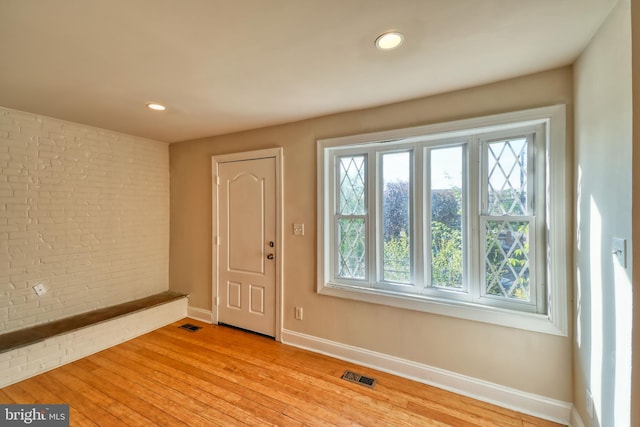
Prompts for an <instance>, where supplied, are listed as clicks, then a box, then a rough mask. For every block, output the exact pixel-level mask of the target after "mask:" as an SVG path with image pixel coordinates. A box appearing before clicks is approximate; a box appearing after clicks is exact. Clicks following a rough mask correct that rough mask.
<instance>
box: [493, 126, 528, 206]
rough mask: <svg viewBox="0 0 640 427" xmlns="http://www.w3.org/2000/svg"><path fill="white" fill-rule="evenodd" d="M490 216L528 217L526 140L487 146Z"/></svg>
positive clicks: (495, 143)
mask: <svg viewBox="0 0 640 427" xmlns="http://www.w3.org/2000/svg"><path fill="white" fill-rule="evenodd" d="M486 155H487V162H488V178H489V179H488V188H487V192H488V196H489V200H488V212H487V213H488V214H489V215H526V214H527V179H528V176H527V139H526V138H518V139H513V140H506V141H495V142H489V143H487V152H486Z"/></svg>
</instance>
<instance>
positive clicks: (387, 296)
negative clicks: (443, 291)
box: [318, 282, 568, 336]
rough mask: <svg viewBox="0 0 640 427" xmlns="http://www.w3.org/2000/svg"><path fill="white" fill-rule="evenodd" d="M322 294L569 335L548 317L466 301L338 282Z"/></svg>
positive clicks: (326, 287) (326, 286) (546, 332)
mask: <svg viewBox="0 0 640 427" xmlns="http://www.w3.org/2000/svg"><path fill="white" fill-rule="evenodd" d="M318 293H319V294H320V295H328V296H333V297H339V298H346V299H351V300H356V301H364V302H369V303H373V304H380V305H387V306H391V307H397V308H403V309H406V310H414V311H421V312H425V313H431V314H438V315H441V316H449V317H456V318H459V319H465V320H472V321H476V322H483V323H489V324H493V325H500V326H506V327H510V328H516V329H522V330H527V331H532V332H539V333H543V334H550V335H558V336H567V335H568V334H567V331H564V330H562V329H561V328H559V327H558V326H557V325H556V324H554V322H552V320H551V319H550V318H549V316H547V315H543V314H533V313H524V312H518V311H513V310H507V309H503V308H496V307H487V306H483V305H479V304H473V303H468V302H463V301H453V300H447V299H441V298H435V297H431V296H424V295H408V294H401V293H397V292H393V291H387V290H381V289H363V288H352V287H349V286H345V285H341V284H338V283H331V282H330V283H326V284H325V285H324V286H321V287H320V288H319V289H318Z"/></svg>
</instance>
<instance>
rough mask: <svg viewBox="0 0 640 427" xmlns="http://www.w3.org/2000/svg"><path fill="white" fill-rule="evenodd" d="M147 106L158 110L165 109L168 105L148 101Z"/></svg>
mask: <svg viewBox="0 0 640 427" xmlns="http://www.w3.org/2000/svg"><path fill="white" fill-rule="evenodd" d="M147 108H150V109H152V110H156V111H164V110H166V109H167V107H165V106H164V105H162V104H157V103H155V102H148V103H147Z"/></svg>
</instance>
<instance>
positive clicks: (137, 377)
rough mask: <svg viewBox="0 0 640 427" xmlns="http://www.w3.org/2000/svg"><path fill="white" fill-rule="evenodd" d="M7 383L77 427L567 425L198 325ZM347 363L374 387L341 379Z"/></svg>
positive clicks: (13, 394) (10, 396) (15, 396)
mask: <svg viewBox="0 0 640 427" xmlns="http://www.w3.org/2000/svg"><path fill="white" fill-rule="evenodd" d="M188 322H189V323H193V324H198V325H201V326H204V328H203V329H201V330H200V331H198V332H188V331H185V330H182V329H179V328H178V326H179V325H181V324H183V323H185V322H177V323H175V324H173V325H169V326H166V327H164V328H161V329H158V330H157V331H154V332H152V333H149V334H146V335H144V336H142V337H139V338H136V339H133V340H131V341H128V342H126V343H123V344H120V345H118V346H116V347H113V348H110V349H108V350H105V351H102V352H100V353H97V354H94V355H92V356H89V357H87V358H84V359H82V360H79V361H76V362H74V363H71V364H69V365H65V366H62V367H60V368H57V369H55V370H53V371H49V372H47V373H44V374H41V375H39V376H37V377H33V378H30V379H28V380H25V381H22V382H20V383H17V384H14V385H11V386H8V387H5V388H3V389H0V402H3V403H52V404H53V403H68V404H70V411H71V414H70V418H71V425H72V426H84V425H90V426H93V425H98V426H159V425H164V426H178V425H188V426H213V425H225V426H229V425H231V426H234V425H257V426H264V425H278V426H299V425H308V426H334V425H336V426H347V425H348V426H352V425H364V426H432V425H433V426H491V427H494V426H520V427H523V426H527V427H532V426H558V424H555V423H550V422H548V421H544V420H539V419H536V418H533V417H530V416H528V415H524V414H520V413H517V412H513V411H509V410H506V409H503V408H499V407H496V406H492V405H489V404H486V403H483V402H479V401H476V400H473V399H469V398H466V397H462V396H458V395H456V394H453V393H449V392H446V391H443V390H440V389H437V388H433V387H429V386H426V385H424V384H420V383H416V382H413V381H410V380H406V379H403V378H399V377H396V376H393V375H389V374H385V373H383V372H379V371H375V370H372V369H368V368H364V367H360V366H357V365H353V364H351V363H347V362H344V361H340V360H336V359H332V358H330V357H326V356H322V355H318V354H315V353H311V352H308V351H303V350H300V349H296V348H293V347H290V346H286V345H283V344H280V343H277V342H275V341H273V340H271V339H268V338H264V337H261V336H256V335H253V334H249V333H246V332H242V331H238V330H234V329H230V328H225V327H219V326H212V325H206V324H202V323H198V322H196V321H193V320H188ZM346 369H350V370H352V371H355V372H357V373H360V374H364V375H367V376H371V377H374V378H376V379H377V381H378V382H377V384H376V385H375V387H374V388H373V389H370V388H367V387H364V386H362V385H359V384H352V383H349V382H347V381H345V380H342V379H340V377H341V375H342V374H343V372H344V371H345V370H346Z"/></svg>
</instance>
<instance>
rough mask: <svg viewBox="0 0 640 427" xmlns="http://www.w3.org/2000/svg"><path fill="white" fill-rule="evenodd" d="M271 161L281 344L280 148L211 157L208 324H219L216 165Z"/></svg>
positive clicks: (217, 181)
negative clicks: (209, 297) (273, 186)
mask: <svg viewBox="0 0 640 427" xmlns="http://www.w3.org/2000/svg"><path fill="white" fill-rule="evenodd" d="M267 158H274V159H275V162H276V164H275V168H276V170H275V173H276V182H275V190H276V205H275V208H276V245H275V248H274V249H275V266H276V277H275V281H276V282H275V288H276V289H275V290H276V302H275V304H276V306H275V307H274V310H275V315H276V316H275V317H276V326H275V330H276V336H275V339H276V341H281V332H282V305H283V304H282V297H283V283H282V268H283V256H282V254H283V237H284V236H283V233H282V231H283V227H282V220H283V206H284V205H283V199H282V195H283V190H282V189H283V179H282V170H283V167H282V162H283V159H284V155H283V149H282V147H278V148H267V149H264V150H255V151H243V152H239V153H231V154H221V155H213V156H211V188H212V193H211V219H212V221H211V280H212V283H211V296H212V301H211V320H212V321H213V323H214V324H218V306H219V304H220V298H219V280H218V271H219V262H220V260H219V251H218V246H219V244H220V240H219V237H218V236H219V235H220V234H219V233H220V229H219V219H218V185H219V178H218V165H219V164H220V163H228V162H238V161H243V160H257V159H267Z"/></svg>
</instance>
